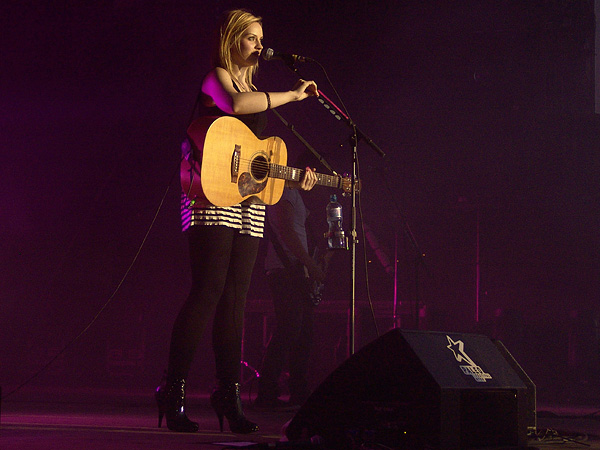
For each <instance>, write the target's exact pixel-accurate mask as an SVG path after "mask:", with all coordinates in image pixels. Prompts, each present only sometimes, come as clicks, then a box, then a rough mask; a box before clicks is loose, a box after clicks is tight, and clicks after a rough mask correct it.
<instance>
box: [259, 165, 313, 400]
mask: <svg viewBox="0 0 600 450" xmlns="http://www.w3.org/2000/svg"><path fill="white" fill-rule="evenodd" d="M306 159H307V156H306V154H304V155H302V156H301V160H303V161H304V160H306ZM298 164H299V162H298V161H297V163H296V166H298ZM313 192H315V191H313ZM308 216H309V210H308V209H307V207H306V205H305V203H304V200H303V198H302V194H301V193H300V191H298V190H297V189H293V188H289V187H286V188H285V189H284V192H283V196H282V198H281V200H280V201H279V202H278V203H277V204H275V205H272V206H268V207H267V226H266V229H267V233H266V234H267V237H268V244H267V254H266V258H265V270H266V274H267V282H268V285H269V289H270V292H271V298H272V301H273V306H274V311H275V319H276V327H275V330H274V332H273V335H272V336H271V339H270V341H269V343H268V345H267V349H266V352H265V356H264V359H263V363H262V368H261V370H260V377H259V379H258V380H259V381H258V395H257V397H256V399H255V401H254V403H253V405H254V406H255V407H257V408H262V409H288V408H291V409H293V408H296V407H299V406H300V405H302V404H303V403H304V402H305V401H306V399H307V398H308V396H309V394H310V389H309V386H308V380H307V373H308V366H309V360H310V355H311V350H312V343H313V327H314V315H315V304H314V302H313V299H312V297H311V293H312V286H313V283H314V282H316V283H319V284H320V283H323V282H324V281H325V267H324V261H321V262H319V261H315V260H314V259H313V257H312V256H311V254H310V253H309V248H308V236H307V226H306V222H307V219H308ZM286 360H287V361H288V362H289V381H288V389H289V392H290V398H289V402H285V401H284V400H282V399H280V398H279V397H280V393H281V391H280V387H279V379H280V376H281V373H282V371H283V369H284V367H285V363H286Z"/></svg>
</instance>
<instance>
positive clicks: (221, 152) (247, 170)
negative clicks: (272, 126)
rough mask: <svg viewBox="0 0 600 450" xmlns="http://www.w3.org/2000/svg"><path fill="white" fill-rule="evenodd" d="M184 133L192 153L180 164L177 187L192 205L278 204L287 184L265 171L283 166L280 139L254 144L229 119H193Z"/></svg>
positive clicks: (284, 151) (252, 138) (243, 127)
mask: <svg viewBox="0 0 600 450" xmlns="http://www.w3.org/2000/svg"><path fill="white" fill-rule="evenodd" d="M187 134H188V137H189V139H190V143H191V146H192V152H191V155H190V158H187V159H183V160H182V162H181V170H180V175H181V187H182V189H183V192H184V193H185V194H186V195H187V196H188V198H189V199H190V200H191V201H192V202H193V204H194V205H197V206H207V205H215V206H232V205H235V204H237V203H241V202H243V201H246V200H247V201H250V202H253V203H260V204H267V205H273V204H275V203H277V202H278V201H279V199H280V198H281V195H282V193H283V188H284V186H285V180H284V179H279V178H271V177H270V176H269V170H270V169H269V168H270V166H271V165H272V164H276V165H282V166H285V165H286V163H287V148H286V146H285V143H284V142H283V140H282V139H281V138H279V137H274V136H273V137H269V138H267V139H258V138H257V137H256V136H255V135H254V133H253V132H252V131H251V130H250V129H249V128H248V127H247V126H246V125H245V124H244V123H243V122H241V121H240V120H239V119H236V118H235V117H229V116H222V117H201V118H199V119H196V120H195V121H194V122H192V123H191V125H190V126H189V128H188V130H187Z"/></svg>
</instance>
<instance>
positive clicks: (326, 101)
mask: <svg viewBox="0 0 600 450" xmlns="http://www.w3.org/2000/svg"><path fill="white" fill-rule="evenodd" d="M284 62H285V65H286V66H287V68H288V69H290V70H291V71H292V72H294V73H295V74H296V75H298V76H299V77H300V78H303V77H302V76H301V75H300V72H299V71H298V68H297V67H296V66H295V65H294V62H293V61H289V60H288V61H284ZM317 92H318V93H319V102H320V103H321V104H322V105H323V106H324V107H325V108H326V109H327V110H329V112H331V113H332V114H333V115H334V116H335V118H336V119H337V120H341V121H343V122H344V123H345V124H346V125H347V126H348V127H349V128H350V129H351V130H353V132H356V137H357V138H358V139H362V140H363V141H365V142H366V143H367V144H368V145H369V147H371V148H372V149H373V150H375V151H376V152H377V153H378V154H379V156H381V157H382V158H383V157H385V153H384V151H383V150H381V149H380V148H379V147H378V146H377V144H376V143H375V142H373V140H372V139H371V138H369V137H368V136H367V135H366V134H364V133H363V132H362V131H361V130H360V128H358V126H357V125H356V124H355V123H354V122H353V121H352V119H350V117H348V116H347V115H346V114H344V112H343V111H342V110H341V109H340V108H339V107H338V106H337V105H336V104H335V103H333V101H332V100H331V99H330V98H329V97H327V96H326V95H325V94H323V92H322V91H320V90H317Z"/></svg>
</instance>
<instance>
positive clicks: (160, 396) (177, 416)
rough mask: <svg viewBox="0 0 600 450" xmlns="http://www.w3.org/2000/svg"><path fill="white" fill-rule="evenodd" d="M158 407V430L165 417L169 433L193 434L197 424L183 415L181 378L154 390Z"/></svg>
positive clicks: (182, 383)
mask: <svg viewBox="0 0 600 450" xmlns="http://www.w3.org/2000/svg"><path fill="white" fill-rule="evenodd" d="M154 398H155V399H156V405H157V406H158V428H160V427H161V426H162V420H163V417H164V416H166V417H167V428H168V429H169V430H171V431H179V432H183V433H195V432H196V431H198V428H199V426H198V423H197V422H193V421H191V420H190V419H189V418H188V416H187V415H186V414H185V380H184V379H183V378H180V379H177V380H172V381H167V379H166V378H165V381H164V383H161V385H160V386H158V387H157V388H156V392H155V393H154Z"/></svg>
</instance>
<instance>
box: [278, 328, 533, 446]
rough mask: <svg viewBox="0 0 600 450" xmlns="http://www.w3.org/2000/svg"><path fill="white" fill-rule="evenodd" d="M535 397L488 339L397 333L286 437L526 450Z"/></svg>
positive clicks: (328, 386) (356, 358) (325, 390)
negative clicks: (522, 449) (530, 407)
mask: <svg viewBox="0 0 600 450" xmlns="http://www.w3.org/2000/svg"><path fill="white" fill-rule="evenodd" d="M527 390H528V387H527V386H526V385H525V383H524V382H523V380H522V379H521V377H520V376H519V374H517V373H516V372H515V370H514V369H513V367H512V366H511V364H510V363H509V362H508V361H507V359H506V358H505V355H503V353H502V352H501V351H500V350H499V349H498V346H497V345H496V344H494V342H492V341H491V340H490V339H489V338H488V337H486V336H482V335H476V334H464V333H442V332H428V331H408V330H401V329H394V330H392V331H389V332H387V333H386V334H384V335H383V336H381V337H379V338H378V339H376V340H374V341H373V342H371V343H370V344H368V345H366V346H365V347H363V348H362V349H361V350H359V351H358V352H357V353H355V354H354V355H352V356H351V357H350V358H348V359H347V360H346V361H345V362H344V363H342V364H341V365H340V366H339V367H338V368H337V369H335V370H334V371H333V372H332V373H331V374H330V375H329V376H328V377H327V378H326V379H325V381H323V383H321V385H320V386H319V387H318V388H317V389H316V390H315V392H314V393H313V394H312V395H311V396H310V398H309V399H308V400H307V401H306V403H305V404H304V405H302V407H301V408H300V410H299V411H298V412H297V413H296V415H295V416H294V417H293V418H292V420H291V421H290V423H289V424H288V426H287V428H286V436H287V438H288V439H289V440H290V441H292V442H293V441H307V440H308V439H311V438H314V437H315V436H319V437H320V438H321V440H322V442H323V443H324V445H325V446H326V447H327V448H335V449H345V448H348V449H353V448H359V446H360V445H361V444H366V443H371V444H381V445H384V446H387V447H391V448H410V449H417V448H439V449H458V448H478V447H491V446H519V447H521V446H525V445H526V443H527V429H528V423H527V420H528V416H527V413H528V395H527V394H528V393H527ZM529 398H530V397H529Z"/></svg>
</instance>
